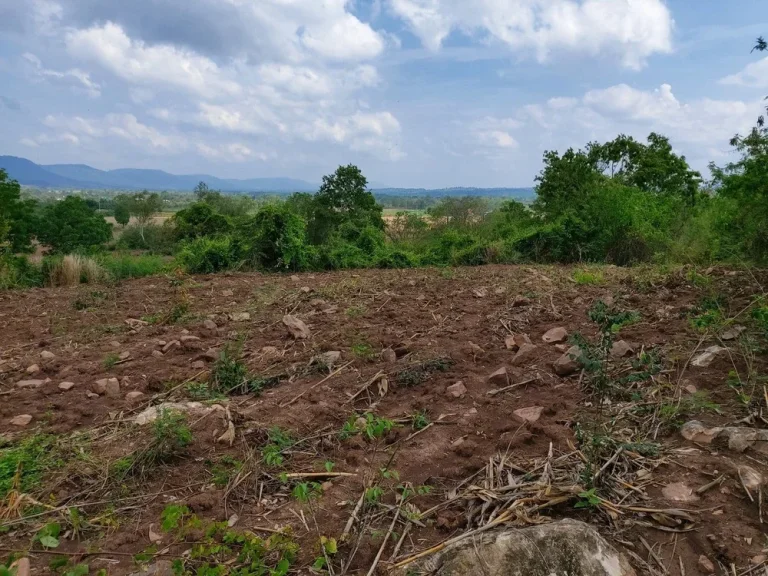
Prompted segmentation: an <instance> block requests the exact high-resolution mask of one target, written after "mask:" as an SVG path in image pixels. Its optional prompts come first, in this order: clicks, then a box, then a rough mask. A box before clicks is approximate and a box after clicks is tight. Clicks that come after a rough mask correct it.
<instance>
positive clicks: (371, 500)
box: [365, 485, 384, 504]
mask: <svg viewBox="0 0 768 576" xmlns="http://www.w3.org/2000/svg"><path fill="white" fill-rule="evenodd" d="M383 495H384V488H382V487H381V486H378V485H376V486H371V487H370V488H366V489H365V501H366V502H367V503H368V504H378V503H379V502H380V501H381V497H382V496H383Z"/></svg>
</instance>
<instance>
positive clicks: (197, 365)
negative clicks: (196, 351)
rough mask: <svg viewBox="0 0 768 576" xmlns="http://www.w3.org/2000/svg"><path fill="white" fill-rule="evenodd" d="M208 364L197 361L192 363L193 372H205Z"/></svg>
mask: <svg viewBox="0 0 768 576" xmlns="http://www.w3.org/2000/svg"><path fill="white" fill-rule="evenodd" d="M206 366H207V364H206V363H205V362H203V361H202V360H195V361H194V362H192V369H193V370H205V367H206Z"/></svg>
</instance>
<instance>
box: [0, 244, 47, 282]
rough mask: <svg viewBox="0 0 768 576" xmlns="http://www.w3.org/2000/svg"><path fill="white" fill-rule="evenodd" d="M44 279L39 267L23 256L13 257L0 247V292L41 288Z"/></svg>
mask: <svg viewBox="0 0 768 576" xmlns="http://www.w3.org/2000/svg"><path fill="white" fill-rule="evenodd" d="M44 283H45V277H44V276H43V272H42V270H41V268H40V267H39V266H35V265H33V264H32V263H30V261H29V260H27V258H26V257H25V256H13V255H11V254H10V253H9V252H8V251H6V250H4V249H3V248H2V247H0V290H10V289H12V288H31V287H33V286H43V285H44Z"/></svg>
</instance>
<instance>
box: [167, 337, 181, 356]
mask: <svg viewBox="0 0 768 576" xmlns="http://www.w3.org/2000/svg"><path fill="white" fill-rule="evenodd" d="M178 346H181V342H179V341H178V340H171V341H170V342H168V343H167V344H166V345H165V346H163V350H162V352H163V354H167V353H168V351H169V350H170V349H171V348H176V347H178Z"/></svg>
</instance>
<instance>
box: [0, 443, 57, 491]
mask: <svg viewBox="0 0 768 576" xmlns="http://www.w3.org/2000/svg"><path fill="white" fill-rule="evenodd" d="M55 446H56V440H55V438H54V437H52V436H45V435H42V434H36V435H34V436H29V437H27V438H24V439H22V440H20V441H19V442H18V443H15V444H11V445H9V446H4V447H2V448H0V500H2V499H4V498H5V497H6V496H7V495H8V492H10V491H11V490H12V489H14V487H16V481H15V478H16V474H17V473H18V486H17V488H18V490H19V491H20V492H22V493H33V492H34V491H35V490H36V489H37V488H38V485H39V484H40V482H41V480H42V478H43V474H44V473H45V472H46V470H48V469H50V468H53V467H54V466H55V465H56V457H55Z"/></svg>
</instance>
